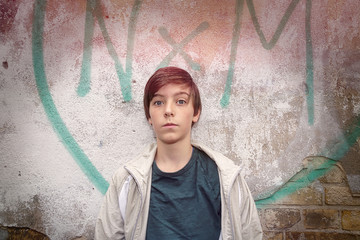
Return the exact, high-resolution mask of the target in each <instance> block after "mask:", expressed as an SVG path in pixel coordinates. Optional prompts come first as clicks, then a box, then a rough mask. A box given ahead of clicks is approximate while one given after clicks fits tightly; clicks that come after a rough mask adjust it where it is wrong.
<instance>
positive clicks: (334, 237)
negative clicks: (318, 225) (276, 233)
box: [285, 232, 360, 240]
mask: <svg viewBox="0 0 360 240" xmlns="http://www.w3.org/2000/svg"><path fill="white" fill-rule="evenodd" d="M285 239H292V240H303V239H306V240H359V239H360V238H359V236H358V235H356V234H350V233H328V232H326V233H325V232H287V233H286V237H285Z"/></svg>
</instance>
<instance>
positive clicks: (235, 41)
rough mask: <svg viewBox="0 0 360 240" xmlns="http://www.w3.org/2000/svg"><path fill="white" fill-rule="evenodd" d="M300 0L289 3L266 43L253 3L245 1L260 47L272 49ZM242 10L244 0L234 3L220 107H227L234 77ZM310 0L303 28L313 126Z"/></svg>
mask: <svg viewBox="0 0 360 240" xmlns="http://www.w3.org/2000/svg"><path fill="white" fill-rule="evenodd" d="M299 1H300V0H293V1H291V3H290V5H289V7H288V8H287V10H286V12H285V14H284V16H283V17H282V19H281V21H280V23H279V25H278V26H277V29H276V31H275V33H274V35H273V37H272V38H271V40H270V41H269V42H267V41H266V38H265V35H264V33H263V31H262V30H261V27H260V24H259V21H258V19H257V16H256V11H255V8H254V3H253V1H252V0H246V4H247V6H248V9H249V12H250V15H251V19H252V22H253V24H254V26H255V30H256V33H257V34H258V36H259V38H260V42H261V44H262V46H263V47H264V48H265V49H267V50H270V49H272V48H273V47H274V46H275V44H276V43H277V41H278V40H279V38H280V35H281V33H282V32H283V30H284V28H285V26H286V24H287V22H288V21H289V18H290V16H291V15H292V13H293V12H294V10H295V7H296V6H297V4H298V3H299ZM243 8H244V0H237V1H236V9H235V11H236V19H235V24H234V30H233V37H232V41H231V55H230V63H229V70H228V75H227V78H226V84H225V90H224V93H223V96H222V98H221V100H220V104H221V106H222V107H226V106H228V105H229V100H230V95H231V85H232V80H233V77H234V70H235V62H236V52H237V46H238V42H239V36H240V29H241V23H240V18H241V16H242V14H243ZM310 20H311V0H307V1H306V22H305V28H306V85H307V91H306V96H307V106H308V123H309V125H313V124H314V89H313V59H312V57H313V56H312V40H311V25H310Z"/></svg>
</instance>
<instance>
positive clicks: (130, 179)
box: [95, 143, 262, 240]
mask: <svg viewBox="0 0 360 240" xmlns="http://www.w3.org/2000/svg"><path fill="white" fill-rule="evenodd" d="M192 145H193V146H194V147H196V148H198V149H200V150H202V151H204V152H205V153H206V154H207V155H208V156H209V157H210V158H211V159H213V160H214V161H215V163H216V164H217V166H218V171H219V179H220V186H221V187H220V191H221V236H220V239H223V240H225V239H233V240H261V239H262V229H261V225H260V221H259V217H258V213H257V210H256V207H255V202H254V200H253V198H252V196H251V193H250V190H249V188H248V186H247V184H246V182H245V180H244V178H243V176H242V175H241V174H240V167H239V166H236V165H235V164H234V163H233V162H232V161H231V160H229V159H228V158H226V157H225V156H224V155H222V154H220V153H218V152H215V151H213V150H211V149H209V148H207V147H205V146H203V145H200V144H196V143H192ZM156 148H157V146H156V144H151V145H149V146H148V147H147V148H146V149H145V151H144V152H143V153H142V154H141V155H139V156H138V157H137V158H135V160H133V161H130V162H128V163H126V164H125V165H124V166H121V167H120V168H119V169H118V170H117V171H116V172H115V174H114V176H113V177H112V181H111V183H110V186H109V189H108V191H107V193H106V195H105V199H104V202H103V204H102V206H101V209H100V213H99V216H98V219H97V221H96V228H95V239H98V240H105V239H127V240H128V239H136V240H140V239H141V240H142V239H145V236H146V226H147V219H148V212H149V204H150V191H151V173H152V163H153V161H154V157H155V153H156Z"/></svg>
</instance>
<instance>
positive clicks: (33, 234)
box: [7, 227, 50, 240]
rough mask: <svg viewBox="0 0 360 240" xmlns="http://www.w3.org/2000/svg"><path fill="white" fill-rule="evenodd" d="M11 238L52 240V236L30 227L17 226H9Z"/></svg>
mask: <svg viewBox="0 0 360 240" xmlns="http://www.w3.org/2000/svg"><path fill="white" fill-rule="evenodd" d="M7 231H8V234H9V239H23V240H31V239H38V240H50V238H49V237H48V236H46V235H44V234H42V233H40V232H37V231H35V230H32V229H30V228H17V227H7Z"/></svg>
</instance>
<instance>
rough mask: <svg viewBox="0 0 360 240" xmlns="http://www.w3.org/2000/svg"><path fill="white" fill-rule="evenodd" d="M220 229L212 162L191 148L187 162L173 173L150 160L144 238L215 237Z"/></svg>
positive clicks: (162, 239) (169, 239)
mask: <svg viewBox="0 0 360 240" xmlns="http://www.w3.org/2000/svg"><path fill="white" fill-rule="evenodd" d="M220 231H221V197H220V182H219V175H218V171H217V166H216V164H215V162H214V161H213V160H212V159H211V158H209V156H207V155H206V154H205V153H204V152H202V151H200V150H199V149H196V148H193V152H192V156H191V159H190V161H189V162H188V164H187V165H186V166H185V167H184V168H182V169H181V170H179V171H177V172H174V173H165V172H162V171H161V170H160V169H159V168H158V167H157V165H156V163H155V161H154V163H153V171H152V184H151V195H150V208H149V218H148V225H147V230H146V239H148V240H155V239H156V240H176V239H192V240H193V239H196V240H201V239H204V240H205V239H206V240H211V239H214V240H218V239H219V236H220Z"/></svg>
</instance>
